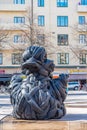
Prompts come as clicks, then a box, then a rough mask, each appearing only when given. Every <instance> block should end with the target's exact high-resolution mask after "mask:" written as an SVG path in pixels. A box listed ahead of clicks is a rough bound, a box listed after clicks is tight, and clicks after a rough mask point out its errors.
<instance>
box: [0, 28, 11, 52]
mask: <svg viewBox="0 0 87 130" xmlns="http://www.w3.org/2000/svg"><path fill="white" fill-rule="evenodd" d="M8 37H9V32H8V31H6V30H4V29H3V28H0V50H2V49H3V48H5V45H6V43H7V39H8Z"/></svg>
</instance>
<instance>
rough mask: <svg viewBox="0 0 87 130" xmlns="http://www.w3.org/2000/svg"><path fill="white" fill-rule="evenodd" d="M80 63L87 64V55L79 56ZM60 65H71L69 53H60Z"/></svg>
mask: <svg viewBox="0 0 87 130" xmlns="http://www.w3.org/2000/svg"><path fill="white" fill-rule="evenodd" d="M79 63H80V64H87V53H81V54H80V55H79ZM58 64H61V65H62V64H69V53H58Z"/></svg>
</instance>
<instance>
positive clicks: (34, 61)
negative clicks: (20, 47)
mask: <svg viewBox="0 0 87 130" xmlns="http://www.w3.org/2000/svg"><path fill="white" fill-rule="evenodd" d="M53 69H54V64H53V61H51V60H48V59H47V53H46V51H45V49H44V48H43V47H38V46H30V47H28V48H27V49H26V50H25V51H24V53H23V63H22V70H25V73H26V71H27V72H28V73H35V72H39V73H40V74H42V75H45V76H48V75H49V74H50V73H51V72H52V71H53Z"/></svg>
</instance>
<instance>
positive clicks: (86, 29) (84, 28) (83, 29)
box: [78, 24, 87, 32]
mask: <svg viewBox="0 0 87 130" xmlns="http://www.w3.org/2000/svg"><path fill="white" fill-rule="evenodd" d="M78 31H80V32H87V24H82V25H81V24H78Z"/></svg>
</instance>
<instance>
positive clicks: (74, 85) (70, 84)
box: [67, 81, 80, 90]
mask: <svg viewBox="0 0 87 130" xmlns="http://www.w3.org/2000/svg"><path fill="white" fill-rule="evenodd" d="M79 87H80V83H79V82H78V81H73V82H68V84H67V88H68V90H78V88H79Z"/></svg>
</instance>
